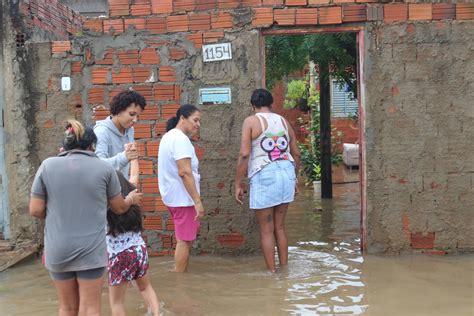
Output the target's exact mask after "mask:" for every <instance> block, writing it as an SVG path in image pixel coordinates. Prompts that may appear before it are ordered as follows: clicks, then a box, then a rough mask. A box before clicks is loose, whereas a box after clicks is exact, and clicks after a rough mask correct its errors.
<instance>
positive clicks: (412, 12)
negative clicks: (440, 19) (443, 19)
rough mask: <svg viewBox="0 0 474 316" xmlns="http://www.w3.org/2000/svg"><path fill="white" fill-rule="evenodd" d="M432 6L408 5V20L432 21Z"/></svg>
mask: <svg viewBox="0 0 474 316" xmlns="http://www.w3.org/2000/svg"><path fill="white" fill-rule="evenodd" d="M431 9H432V6H431V4H429V3H426V4H425V3H417V4H415V3H410V4H408V19H410V20H431V19H432V18H433V16H432V11H431Z"/></svg>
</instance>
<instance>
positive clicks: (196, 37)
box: [188, 32, 203, 49]
mask: <svg viewBox="0 0 474 316" xmlns="http://www.w3.org/2000/svg"><path fill="white" fill-rule="evenodd" d="M202 36H203V33H202V32H198V33H195V34H190V35H188V40H189V41H191V42H193V43H194V47H195V48H196V49H200V48H201V47H202V43H203V37H202Z"/></svg>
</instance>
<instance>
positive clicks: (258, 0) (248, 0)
mask: <svg viewBox="0 0 474 316" xmlns="http://www.w3.org/2000/svg"><path fill="white" fill-rule="evenodd" d="M261 5H262V0H242V6H243V7H259V6H261Z"/></svg>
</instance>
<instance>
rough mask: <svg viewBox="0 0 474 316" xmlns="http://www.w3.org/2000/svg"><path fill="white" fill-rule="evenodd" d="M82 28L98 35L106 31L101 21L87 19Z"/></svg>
mask: <svg viewBox="0 0 474 316" xmlns="http://www.w3.org/2000/svg"><path fill="white" fill-rule="evenodd" d="M82 26H83V27H84V28H85V29H88V30H91V31H93V32H97V33H102V32H103V30H104V28H103V26H102V20H101V19H87V20H85V21H84V23H83V25H82Z"/></svg>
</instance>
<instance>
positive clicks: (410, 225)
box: [4, 0, 474, 255]
mask: <svg viewBox="0 0 474 316" xmlns="http://www.w3.org/2000/svg"><path fill="white" fill-rule="evenodd" d="M320 2H322V1H318V3H317V4H315V3H313V1H289V0H288V1H286V2H284V1H283V0H281V1H278V0H277V1H271V3H270V2H269V1H264V2H261V1H258V0H257V1H240V0H235V1H227V0H226V1H221V0H217V1H206V2H199V1H196V2H195V1H187V2H181V1H180V2H178V1H175V2H173V1H170V0H166V1H152V2H150V3H145V4H140V5H136V4H132V3H129V2H128V1H111V6H110V11H109V16H110V18H107V19H92V20H88V21H85V22H84V26H85V33H84V36H81V37H75V38H74V40H73V41H72V42H71V43H70V42H69V41H64V42H53V43H52V44H51V50H49V48H47V45H38V46H34V45H33V46H31V45H30V46H28V45H27V46H26V48H25V49H24V50H20V51H15V49H14V48H13V46H11V45H12V43H14V41H13V39H12V38H9V39H8V40H7V42H8V43H9V45H10V49H9V51H8V52H7V53H5V55H4V60H8V61H13V62H10V63H9V64H7V63H4V69H5V72H6V77H5V78H6V79H5V83H7V82H8V86H7V84H6V85H5V91H6V92H8V93H6V94H5V96H4V97H5V100H7V101H8V102H7V103H8V104H9V105H8V106H9V108H8V113H6V115H5V119H6V121H7V122H9V123H7V124H6V126H5V128H6V146H7V149H6V152H7V159H6V162H7V164H9V165H8V167H9V170H11V173H9V175H11V176H10V179H9V180H10V184H9V194H10V195H9V196H10V198H11V200H10V207H11V210H12V232H14V234H15V236H17V237H16V238H20V239H21V238H35V236H37V230H38V228H37V226H35V224H34V222H33V221H32V220H31V219H30V218H29V217H28V216H27V214H26V210H27V199H28V194H29V187H30V185H31V180H32V177H33V175H34V171H35V168H36V167H37V166H38V164H39V162H40V160H41V159H43V158H44V157H46V156H48V155H51V154H54V153H55V152H56V149H57V142H56V141H52V140H53V139H56V138H58V139H60V137H59V136H60V130H61V127H62V120H63V118H65V117H66V116H75V117H82V118H83V120H84V121H85V122H86V123H88V124H92V123H93V121H94V117H93V108H95V109H96V111H95V118H96V119H99V118H103V117H105V116H106V115H107V114H108V112H107V109H106V108H107V107H108V104H109V101H110V98H111V97H112V96H113V95H115V94H116V93H117V92H118V91H120V90H121V89H124V88H129V87H133V88H134V89H136V90H137V91H139V92H141V93H143V94H144V95H145V97H146V98H147V101H148V103H149V106H148V107H147V110H146V111H145V113H143V115H142V116H141V122H140V124H138V125H137V126H136V138H137V141H138V143H139V149H140V156H141V157H140V166H141V173H142V176H141V188H140V189H141V190H142V191H143V192H144V193H145V195H146V199H145V205H144V210H145V221H144V222H145V229H146V230H145V233H144V235H145V237H146V238H147V241H148V245H149V247H150V253H151V254H152V255H165V254H169V253H170V252H172V249H173V246H174V242H175V241H174V237H173V231H174V227H173V225H172V222H171V220H170V219H169V216H168V214H167V212H166V208H165V207H164V205H163V203H162V202H161V200H160V198H159V195H158V190H157V180H156V153H157V146H158V144H159V138H160V136H161V135H162V134H163V133H164V126H165V122H166V119H167V118H169V117H170V116H172V115H174V113H175V111H176V109H177V107H178V106H179V104H182V103H186V102H190V103H196V102H197V91H198V88H200V87H205V86H220V85H226V86H227V85H229V86H231V87H232V94H233V102H232V104H231V105H227V106H224V105H219V106H202V107H201V108H202V110H203V117H204V118H203V120H204V121H203V128H202V132H201V139H200V140H199V141H198V142H197V143H196V149H197V153H198V155H199V157H200V160H201V172H202V176H203V177H202V191H203V197H204V204H205V206H206V209H207V211H208V214H209V215H208V216H207V218H206V219H205V221H204V222H203V225H202V228H201V233H200V238H199V240H198V244H197V247H198V249H197V250H199V251H201V252H216V253H240V252H253V251H254V250H255V249H258V246H257V240H258V238H257V236H258V230H257V228H256V225H255V220H254V216H253V214H252V213H251V212H249V211H248V209H247V208H241V207H239V206H237V205H236V204H234V202H233V201H232V187H231V183H232V177H233V173H234V168H235V167H234V166H235V158H236V155H237V151H238V142H239V138H240V135H239V132H240V126H241V123H242V120H243V119H244V117H245V116H246V115H248V114H249V113H250V106H249V105H248V100H249V96H250V93H251V91H252V90H253V89H254V88H257V87H260V85H261V82H262V80H261V77H262V73H263V68H262V67H263V66H262V65H263V63H262V60H261V55H260V50H261V47H260V45H261V44H260V43H261V42H260V40H259V32H260V29H262V28H263V29H265V30H268V29H273V30H284V31H291V30H293V29H294V27H295V26H296V27H297V28H298V29H300V30H302V29H303V30H304V29H305V28H311V29H315V28H318V29H323V30H329V29H330V30H335V28H336V25H338V24H343V25H342V27H341V28H339V30H354V29H361V30H364V31H363V32H364V34H365V39H364V43H365V52H364V69H363V70H364V71H363V74H364V75H363V80H364V82H365V85H364V87H365V88H364V89H363V91H361V92H362V93H361V98H362V99H363V104H364V108H363V109H362V110H363V111H362V112H361V113H362V114H364V115H365V116H364V115H362V116H361V120H363V121H362V122H361V123H363V124H362V126H363V127H365V129H364V131H363V133H364V139H362V140H361V141H362V142H363V146H361V148H363V149H365V151H364V152H363V153H364V161H363V162H364V167H365V169H363V170H364V171H365V173H364V175H363V176H364V178H363V179H364V180H366V181H365V182H364V185H366V186H365V187H364V188H363V190H364V193H365V197H366V201H367V214H366V217H364V228H366V231H365V232H366V234H367V236H366V237H367V239H366V240H365V239H364V241H365V242H366V245H367V246H368V251H369V252H392V253H399V252H404V251H410V252H411V251H418V250H420V249H421V250H423V251H428V252H435V253H439V252H441V253H444V252H445V251H447V252H457V251H472V250H473V248H474V247H473V242H472V240H473V238H472V233H471V232H470V231H469V230H468V228H469V227H470V226H469V225H471V226H472V216H470V212H471V209H472V206H473V201H472V193H473V192H472V191H473V189H472V182H473V179H472V176H473V170H472V165H473V164H472V162H474V161H473V160H474V159H473V158H474V152H473V151H472V150H471V149H470V144H469V140H470V139H471V137H469V136H472V133H473V130H472V128H471V126H472V117H473V114H472V108H471V107H469V105H470V104H472V101H471V100H472V97H473V95H472V91H473V90H472V78H471V77H470V76H471V75H470V74H471V73H472V68H473V64H472V63H473V61H472V60H473V58H472V57H473V56H472V50H473V49H472V44H471V43H472V42H473V41H472V40H473V37H474V35H473V34H472V32H473V31H472V30H473V27H472V23H473V22H472V21H473V20H474V5H471V4H438V3H437V4H429V3H426V4H412V3H410V4H407V3H396V4H385V5H383V4H360V5H346V4H342V5H341V4H331V3H329V0H328V2H327V3H325V5H323V6H320V5H319V4H320ZM23 4H25V3H23ZM26 4H27V5H29V6H30V7H29V8H30V9H34V8H35V6H33V5H32V2H31V1H30V2H27V3H26ZM112 4H113V5H112ZM328 5H329V6H328ZM23 8H24V7H23ZM38 12H39V11H38ZM41 12H42V11H41ZM30 13H31V12H30ZM34 17H35V16H32V15H31V14H30V15H28V16H27V17H26V19H27V20H26V21H29V22H31V23H30V24H32V25H33V24H35V22H36V24H38V25H41V23H40V22H42V20H41V19H39V20H40V21H39V22H38V21H37V20H38V19H35V18H34ZM73 18H74V15H73ZM76 20H78V19H76ZM461 20H465V21H461ZM75 25H76V26H77V23H76V24H74V23H72V24H71V25H70V28H71V30H73V29H74V26H75ZM11 33H12V34H13V32H11ZM47 34H51V33H47ZM53 34H56V35H57V36H59V37H61V33H60V32H56V33H54V32H53ZM71 34H72V33H71ZM45 36H46V35H44V34H42V33H39V35H38V34H36V35H35V39H38V38H40V39H41V38H44V37H45ZM61 39H62V40H64V38H61ZM216 42H231V43H232V46H233V56H234V58H233V60H232V61H226V62H217V63H210V64H204V63H202V55H201V47H202V45H203V44H208V43H216ZM48 47H49V46H48ZM48 55H49V56H48ZM69 74H70V75H71V76H72V78H73V91H72V92H69V93H65V92H61V91H59V90H58V83H59V80H60V77H61V76H64V75H69ZM30 78H31V79H30ZM27 79H28V80H27ZM440 91H441V92H440ZM7 103H5V104H7ZM44 104H46V105H47V106H43V105H44ZM8 124H9V125H8ZM12 139H14V141H12ZM13 223H14V224H13ZM13 225H14V226H15V227H13ZM366 225H367V226H366ZM364 237H365V236H364Z"/></svg>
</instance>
